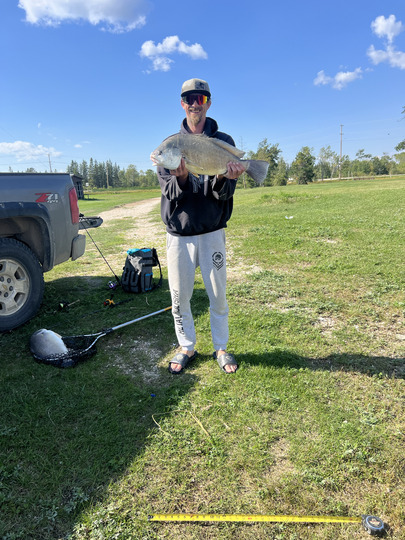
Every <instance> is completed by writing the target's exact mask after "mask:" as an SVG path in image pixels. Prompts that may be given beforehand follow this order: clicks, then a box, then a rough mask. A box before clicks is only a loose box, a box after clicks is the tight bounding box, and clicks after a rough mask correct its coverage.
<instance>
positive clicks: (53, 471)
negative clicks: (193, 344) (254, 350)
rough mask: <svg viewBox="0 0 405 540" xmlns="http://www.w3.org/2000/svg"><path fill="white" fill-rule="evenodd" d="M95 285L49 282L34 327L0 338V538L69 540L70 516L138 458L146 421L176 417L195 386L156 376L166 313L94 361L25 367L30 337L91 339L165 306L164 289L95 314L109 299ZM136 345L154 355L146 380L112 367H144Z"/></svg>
mask: <svg viewBox="0 0 405 540" xmlns="http://www.w3.org/2000/svg"><path fill="white" fill-rule="evenodd" d="M104 283H105V278H103V277H102V276H97V277H94V278H93V277H91V278H63V279H57V280H55V281H51V282H50V283H47V286H46V293H45V297H44V302H43V306H42V307H41V310H40V312H39V313H38V315H37V317H35V318H34V319H32V320H31V321H30V322H29V323H27V324H26V325H24V326H23V327H21V328H19V329H16V330H14V331H12V332H9V333H7V334H3V335H0V347H1V350H2V353H1V357H0V358H1V359H0V394H1V396H2V399H1V404H0V507H1V510H0V537H1V538H7V539H10V540H11V539H13V540H14V539H20V538H21V539H27V538H32V539H34V538H35V540H41V539H50V538H62V537H66V536H67V535H69V533H71V532H72V530H73V527H74V524H75V520H76V518H77V516H78V514H79V513H80V512H81V511H83V510H84V509H85V507H86V506H87V505H88V504H90V502H95V501H98V500H103V498H104V497H105V496H106V492H107V490H108V486H109V484H111V483H113V482H114V481H115V480H116V479H118V478H119V477H120V476H121V475H122V474H123V473H124V471H125V470H126V469H127V468H128V467H129V466H130V464H131V463H132V462H133V460H134V459H135V458H136V456H137V455H139V454H140V453H142V452H143V450H144V447H145V445H146V444H147V439H148V436H149V434H150V433H151V430H154V429H156V425H155V424H154V422H153V419H152V415H153V414H157V413H161V412H162V411H170V410H171V409H175V408H176V407H177V406H178V405H177V404H178V402H179V400H181V398H182V396H183V395H184V394H186V393H187V392H188V391H189V389H190V387H191V386H192V385H194V383H195V377H194V376H192V375H190V374H187V376H186V377H182V378H181V380H177V379H174V378H173V377H172V376H170V375H169V373H168V372H167V369H166V368H165V369H163V368H159V367H157V363H158V359H159V355H160V357H163V356H164V355H165V354H168V352H169V350H170V349H171V347H172V345H173V341H174V332H173V321H172V317H171V315H170V312H169V313H165V314H161V315H158V316H156V317H153V318H150V319H146V320H145V321H142V322H140V323H137V324H136V325H134V327H126V328H125V329H123V330H122V331H120V332H119V336H118V337H119V339H118V338H116V339H110V343H109V344H108V346H105V347H103V346H99V347H98V352H97V354H96V355H95V356H94V357H92V358H91V359H89V360H87V361H85V362H83V363H80V364H78V365H77V366H76V367H74V368H68V369H58V368H55V367H53V366H49V365H44V364H38V363H36V362H35V361H34V360H33V358H32V356H31V354H30V351H29V338H30V336H31V335H32V333H33V332H34V331H36V330H37V329H38V328H41V327H43V328H50V329H54V330H56V331H60V333H63V334H65V335H67V334H69V333H72V331H73V330H74V332H75V333H85V332H90V331H93V330H96V331H99V330H101V329H102V328H108V327H110V326H114V325H116V324H120V323H121V322H122V319H124V320H130V319H132V318H135V317H138V316H142V315H145V314H148V313H151V312H153V311H156V310H158V309H160V308H163V307H167V305H170V295H169V294H168V291H167V283H166V282H165V283H164V284H163V286H162V288H161V289H159V290H157V291H154V292H152V293H151V294H149V295H136V298H135V296H134V298H132V297H131V299H130V300H131V301H130V302H128V303H125V304H120V305H117V306H116V307H114V309H111V308H110V307H105V306H104V305H103V302H104V299H105V298H108V297H109V294H108V293H109V291H108V290H106V289H105V287H104ZM100 284H101V285H100ZM77 298H79V300H80V302H76V303H75V304H73V305H72V306H71V307H70V308H69V309H68V310H63V311H58V303H59V302H60V300H62V299H64V300H65V299H66V301H68V302H74V301H76V299H77ZM124 298H125V299H128V295H125V293H123V292H122V291H116V292H115V293H114V300H115V301H120V300H122V299H124ZM92 308H96V309H92ZM131 328H133V330H131ZM135 328H136V329H135ZM134 338H135V339H134ZM103 339H105V340H109V336H106V337H105V338H102V340H103ZM102 340H100V342H101V341H102ZM100 342H99V343H100ZM118 342H121V343H118ZM122 342H124V346H122ZM136 343H137V344H139V343H141V344H146V343H147V344H149V345H151V348H153V349H154V350H157V351H158V353H157V359H156V360H155V359H152V360H151V362H152V363H153V364H154V366H155V371H154V377H153V378H152V379H148V378H143V377H141V376H134V375H133V374H132V376H131V374H130V375H129V374H128V373H126V372H125V371H124V370H122V369H119V368H116V367H115V364H114V362H111V357H112V356H113V355H115V358H118V359H119V360H120V361H122V363H123V365H125V364H129V363H130V362H132V363H135V364H136V360H137V358H143V357H142V354H141V352H140V351H139V345H138V346H136V345H135V344H136ZM127 345H128V346H127ZM119 346H121V348H119ZM137 347H138V349H137ZM121 365H122V364H121ZM135 373H138V372H135ZM138 375H139V373H138Z"/></svg>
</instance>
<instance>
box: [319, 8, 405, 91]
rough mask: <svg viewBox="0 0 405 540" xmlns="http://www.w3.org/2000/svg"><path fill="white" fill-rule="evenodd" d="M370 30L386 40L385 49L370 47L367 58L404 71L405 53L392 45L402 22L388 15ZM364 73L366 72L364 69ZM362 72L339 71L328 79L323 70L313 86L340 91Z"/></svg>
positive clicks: (374, 22) (399, 31) (376, 21)
mask: <svg viewBox="0 0 405 540" xmlns="http://www.w3.org/2000/svg"><path fill="white" fill-rule="evenodd" d="M371 28H372V30H373V32H374V34H375V35H376V36H378V37H380V38H386V40H387V43H386V48H385V49H376V48H375V47H374V45H370V47H369V48H368V50H367V56H368V57H369V58H370V60H371V61H372V62H373V64H374V65H378V64H381V63H382V62H388V64H389V65H390V66H391V67H395V68H400V69H405V52H402V51H398V50H397V49H396V48H395V46H394V45H393V44H392V42H393V40H394V38H395V37H396V36H398V34H400V33H401V32H402V31H403V30H405V26H404V25H403V24H402V22H401V21H397V20H396V18H395V15H390V16H389V17H387V18H385V17H384V15H380V16H379V17H376V18H375V19H374V21H373V22H372V23H371ZM365 71H368V70H367V69H366V70H365ZM363 72H364V71H363V70H362V68H360V67H359V68H356V69H355V70H354V71H339V72H338V73H336V75H335V76H334V77H330V76H328V75H326V74H325V72H324V71H323V70H322V71H318V74H317V76H316V77H315V79H314V85H315V86H320V85H331V86H332V87H333V88H336V89H337V90H341V89H342V88H343V87H344V86H347V85H348V84H349V83H350V82H352V81H354V80H356V79H360V78H361V77H362V74H363Z"/></svg>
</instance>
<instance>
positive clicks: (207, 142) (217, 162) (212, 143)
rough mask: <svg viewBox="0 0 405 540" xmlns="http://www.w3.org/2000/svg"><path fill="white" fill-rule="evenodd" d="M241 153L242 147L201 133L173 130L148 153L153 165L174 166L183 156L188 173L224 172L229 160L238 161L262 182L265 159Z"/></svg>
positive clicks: (258, 182)
mask: <svg viewBox="0 0 405 540" xmlns="http://www.w3.org/2000/svg"><path fill="white" fill-rule="evenodd" d="M244 155H245V152H244V151H243V150H239V149H238V148H236V147H235V146H232V145H231V144H228V143H226V142H225V141H221V140H220V139H215V138H214V137H208V136H207V135H205V134H193V135H191V134H190V135H187V134H183V133H177V134H175V135H171V136H170V137H168V138H167V139H165V140H164V141H163V142H162V144H160V146H158V147H157V148H156V150H154V151H153V152H152V153H151V155H150V159H151V160H152V161H153V164H154V165H160V166H162V167H164V168H165V169H169V170H174V169H177V167H178V166H179V165H180V161H181V158H182V157H183V158H184V161H185V165H186V168H187V170H189V171H190V172H191V173H193V174H196V175H200V174H207V175H209V176H214V175H217V174H225V173H226V171H227V164H228V163H229V162H230V161H231V162H233V163H241V164H242V165H243V166H244V167H245V171H246V173H247V174H248V175H249V176H250V177H251V178H253V180H254V181H255V182H256V183H257V184H259V185H261V184H263V182H264V179H265V178H266V175H267V169H268V168H269V164H268V162H267V161H264V160H260V159H241V158H242V157H243V156H244Z"/></svg>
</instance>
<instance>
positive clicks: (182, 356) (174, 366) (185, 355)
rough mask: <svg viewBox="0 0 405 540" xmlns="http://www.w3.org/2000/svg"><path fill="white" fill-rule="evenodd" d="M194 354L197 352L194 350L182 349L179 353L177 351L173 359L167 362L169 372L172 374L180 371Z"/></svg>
mask: <svg viewBox="0 0 405 540" xmlns="http://www.w3.org/2000/svg"><path fill="white" fill-rule="evenodd" d="M196 355H197V352H196V351H194V350H193V351H188V350H187V349H182V351H181V353H177V354H176V356H175V357H174V358H173V360H172V361H171V362H169V372H170V373H173V374H176V373H180V372H181V371H183V369H184V368H185V367H186V365H187V364H188V363H189V362H190V361H191V360H194V358H195V357H196ZM179 362H181V363H179Z"/></svg>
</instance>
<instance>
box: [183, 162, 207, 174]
mask: <svg viewBox="0 0 405 540" xmlns="http://www.w3.org/2000/svg"><path fill="white" fill-rule="evenodd" d="M184 161H185V165H186V169H187V170H188V171H190V172H191V173H193V174H197V175H200V174H204V169H203V168H202V167H199V166H198V165H196V164H195V163H191V162H190V161H188V159H186V158H184Z"/></svg>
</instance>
